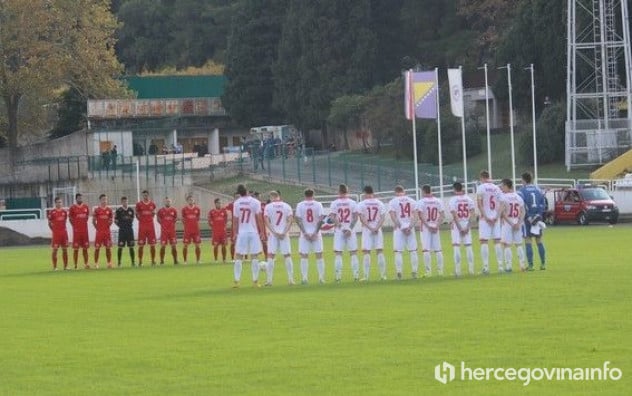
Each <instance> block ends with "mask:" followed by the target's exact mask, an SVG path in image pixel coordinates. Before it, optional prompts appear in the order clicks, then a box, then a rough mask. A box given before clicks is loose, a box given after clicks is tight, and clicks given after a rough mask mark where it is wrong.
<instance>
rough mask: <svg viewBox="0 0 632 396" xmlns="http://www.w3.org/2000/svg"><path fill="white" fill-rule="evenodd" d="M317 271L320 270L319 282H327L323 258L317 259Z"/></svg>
mask: <svg viewBox="0 0 632 396" xmlns="http://www.w3.org/2000/svg"><path fill="white" fill-rule="evenodd" d="M316 269H318V281H319V282H324V281H325V260H324V259H322V258H319V259H316Z"/></svg>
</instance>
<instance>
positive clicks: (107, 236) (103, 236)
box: [94, 230, 112, 249]
mask: <svg viewBox="0 0 632 396" xmlns="http://www.w3.org/2000/svg"><path fill="white" fill-rule="evenodd" d="M101 246H103V247H106V248H109V247H112V234H111V233H110V230H107V231H97V235H96V237H95V238H94V248H95V249H98V248H100V247H101Z"/></svg>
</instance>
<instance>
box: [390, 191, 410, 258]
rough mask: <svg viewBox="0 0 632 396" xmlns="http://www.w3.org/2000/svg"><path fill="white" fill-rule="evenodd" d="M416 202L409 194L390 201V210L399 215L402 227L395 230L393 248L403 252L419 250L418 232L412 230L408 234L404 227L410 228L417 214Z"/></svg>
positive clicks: (398, 218)
mask: <svg viewBox="0 0 632 396" xmlns="http://www.w3.org/2000/svg"><path fill="white" fill-rule="evenodd" d="M416 204H417V203H416V202H415V200H414V199H412V198H411V197H409V196H407V195H398V196H396V197H395V198H393V199H391V200H390V201H389V203H388V211H389V213H391V214H392V215H394V216H396V217H397V220H398V221H399V224H400V227H398V228H395V229H394V230H393V250H394V251H396V252H402V251H404V250H408V251H411V252H412V251H415V250H417V234H416V233H415V230H411V232H409V233H408V234H406V233H404V232H403V231H402V229H407V228H410V226H411V224H412V220H413V217H414V216H415V207H416Z"/></svg>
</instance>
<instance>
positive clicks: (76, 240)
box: [72, 232, 90, 249]
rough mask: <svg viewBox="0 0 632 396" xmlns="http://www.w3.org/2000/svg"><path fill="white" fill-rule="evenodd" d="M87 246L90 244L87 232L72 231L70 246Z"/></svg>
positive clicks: (74, 247) (75, 247) (77, 247)
mask: <svg viewBox="0 0 632 396" xmlns="http://www.w3.org/2000/svg"><path fill="white" fill-rule="evenodd" d="M89 246H90V241H89V239H88V233H83V232H73V233H72V248H73V249H79V248H84V249H87V248H88V247H89Z"/></svg>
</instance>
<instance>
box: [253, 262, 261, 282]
mask: <svg viewBox="0 0 632 396" xmlns="http://www.w3.org/2000/svg"><path fill="white" fill-rule="evenodd" d="M252 281H253V282H258V281H259V260H257V259H256V258H254V259H252Z"/></svg>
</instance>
